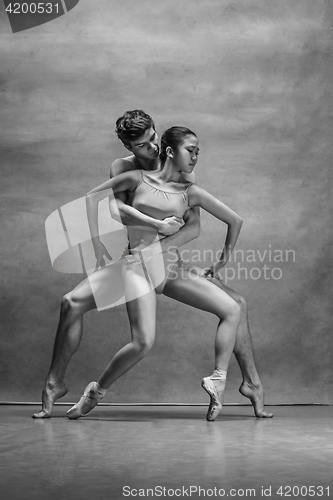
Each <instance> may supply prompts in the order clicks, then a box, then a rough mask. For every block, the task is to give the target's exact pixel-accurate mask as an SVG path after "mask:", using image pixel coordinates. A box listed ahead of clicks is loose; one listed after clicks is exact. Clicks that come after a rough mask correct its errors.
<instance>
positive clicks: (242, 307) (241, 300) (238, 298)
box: [234, 295, 247, 315]
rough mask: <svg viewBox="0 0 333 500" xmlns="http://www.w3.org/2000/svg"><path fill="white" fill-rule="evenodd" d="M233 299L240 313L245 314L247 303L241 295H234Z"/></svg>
mask: <svg viewBox="0 0 333 500" xmlns="http://www.w3.org/2000/svg"><path fill="white" fill-rule="evenodd" d="M234 300H235V301H236V302H237V304H238V305H239V308H240V312H241V314H242V315H244V314H247V303H246V300H245V299H244V297H243V296H242V295H237V296H236V297H234Z"/></svg>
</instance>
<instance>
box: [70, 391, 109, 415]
mask: <svg viewBox="0 0 333 500" xmlns="http://www.w3.org/2000/svg"><path fill="white" fill-rule="evenodd" d="M104 394H105V391H103V393H102V392H99V391H98V390H97V382H90V384H88V385H87V387H86V388H85V390H84V393H83V396H82V397H81V399H80V401H79V402H78V403H76V404H75V405H74V406H72V408H70V409H69V410H68V412H67V417H68V418H69V419H71V420H75V419H77V418H80V417H85V416H87V415H88V413H89V412H90V411H91V410H92V409H93V408H95V406H96V405H98V403H99V402H100V401H102V399H103V397H104Z"/></svg>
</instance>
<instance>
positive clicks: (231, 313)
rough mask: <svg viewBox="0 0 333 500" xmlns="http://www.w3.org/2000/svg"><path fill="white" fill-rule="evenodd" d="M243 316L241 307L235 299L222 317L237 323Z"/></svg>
mask: <svg viewBox="0 0 333 500" xmlns="http://www.w3.org/2000/svg"><path fill="white" fill-rule="evenodd" d="M240 318H241V308H240V306H239V305H238V304H237V302H235V301H233V303H232V304H229V306H228V309H227V311H226V312H225V314H224V315H223V317H222V318H221V319H225V320H227V321H228V322H232V323H235V324H237V325H238V324H239V322H240Z"/></svg>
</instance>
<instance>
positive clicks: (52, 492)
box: [0, 405, 333, 500]
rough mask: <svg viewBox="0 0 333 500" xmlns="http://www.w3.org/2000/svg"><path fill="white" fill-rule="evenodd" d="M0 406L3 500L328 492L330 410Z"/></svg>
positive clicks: (331, 484) (332, 463) (332, 456)
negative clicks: (71, 416)
mask: <svg viewBox="0 0 333 500" xmlns="http://www.w3.org/2000/svg"><path fill="white" fill-rule="evenodd" d="M68 408H69V407H68V406H65V405H56V407H55V410H54V416H53V418H51V419H47V420H34V419H32V418H31V414H32V413H34V412H36V411H37V409H38V407H37V406H34V405H2V406H0V429H1V441H0V453H1V455H0V456H1V459H0V483H1V487H0V499H1V500H30V499H35V500H39V499H43V500H47V499H50V500H53V499H54V500H55V499H57V500H67V499H68V500H69V499H70V500H85V499H92V500H100V499H103V500H104V499H105V500H113V499H115V500H118V499H124V498H223V497H224V498H227V497H229V498H256V499H259V498H271V499H284V498H285V499H294V498H313V499H316V500H317V499H318V498H321V499H324V498H333V407H332V406H279V407H268V410H270V411H273V412H274V418H273V419H269V420H268V419H267V420H261V419H256V418H255V417H254V416H253V414H252V409H251V407H250V406H226V407H224V409H223V412H222V414H221V415H220V416H219V417H218V419H217V420H216V421H215V422H207V421H206V420H205V413H206V408H205V407H203V406H99V407H98V408H95V409H94V410H93V412H92V413H91V414H90V415H89V416H88V417H86V418H84V419H80V420H77V421H70V420H68V419H67V418H66V416H65V415H66V411H67V409H68Z"/></svg>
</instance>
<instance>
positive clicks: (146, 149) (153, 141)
mask: <svg viewBox="0 0 333 500" xmlns="http://www.w3.org/2000/svg"><path fill="white" fill-rule="evenodd" d="M128 149H129V150H130V151H132V153H133V154H134V155H135V156H136V157H138V158H142V159H144V160H154V159H155V158H157V157H158V154H159V147H158V135H157V133H156V132H155V130H154V129H153V127H151V128H150V129H148V130H146V132H145V133H144V134H142V136H141V137H139V139H136V140H135V141H131V142H130V146H128Z"/></svg>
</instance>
